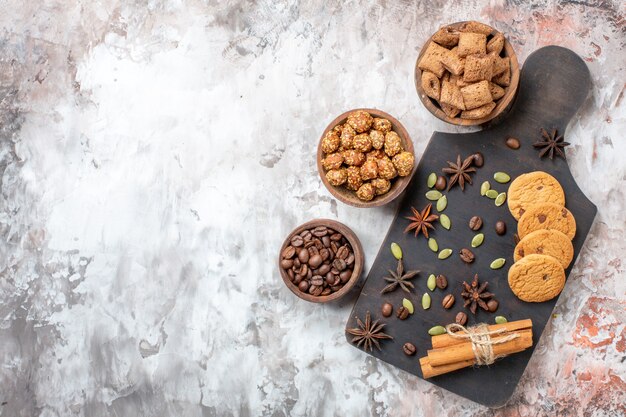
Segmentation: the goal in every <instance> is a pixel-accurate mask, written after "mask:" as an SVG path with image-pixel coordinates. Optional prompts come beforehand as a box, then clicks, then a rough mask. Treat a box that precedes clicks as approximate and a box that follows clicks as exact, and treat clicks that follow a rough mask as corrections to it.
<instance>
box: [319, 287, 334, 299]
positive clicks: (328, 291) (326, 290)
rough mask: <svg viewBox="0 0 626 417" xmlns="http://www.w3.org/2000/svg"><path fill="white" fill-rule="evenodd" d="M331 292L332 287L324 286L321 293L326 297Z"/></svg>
mask: <svg viewBox="0 0 626 417" xmlns="http://www.w3.org/2000/svg"><path fill="white" fill-rule="evenodd" d="M330 293H331V291H330V288H324V290H323V291H322V293H321V294H320V295H321V296H322V297H325V296H327V295H329V294H330Z"/></svg>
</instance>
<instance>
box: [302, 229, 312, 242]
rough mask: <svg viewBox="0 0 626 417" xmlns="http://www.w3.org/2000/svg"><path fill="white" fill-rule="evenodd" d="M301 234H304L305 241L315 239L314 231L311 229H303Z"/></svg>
mask: <svg viewBox="0 0 626 417" xmlns="http://www.w3.org/2000/svg"><path fill="white" fill-rule="evenodd" d="M300 236H302V239H303V240H304V241H305V242H308V241H309V240H311V239H313V233H311V231H310V230H303V231H302V232H300Z"/></svg>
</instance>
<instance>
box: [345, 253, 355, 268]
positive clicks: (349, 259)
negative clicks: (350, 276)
mask: <svg viewBox="0 0 626 417" xmlns="http://www.w3.org/2000/svg"><path fill="white" fill-rule="evenodd" d="M353 263H354V254H353V253H350V255H348V257H347V258H346V265H352V264H353Z"/></svg>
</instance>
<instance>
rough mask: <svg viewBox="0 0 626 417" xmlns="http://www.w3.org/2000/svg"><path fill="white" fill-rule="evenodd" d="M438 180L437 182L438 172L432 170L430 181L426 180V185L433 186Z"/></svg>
mask: <svg viewBox="0 0 626 417" xmlns="http://www.w3.org/2000/svg"><path fill="white" fill-rule="evenodd" d="M436 182H437V174H435V173H434V172H431V173H430V175H429V176H428V181H427V182H426V185H428V188H433V187H434V186H435V183H436Z"/></svg>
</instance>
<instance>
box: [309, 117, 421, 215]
mask: <svg viewBox="0 0 626 417" xmlns="http://www.w3.org/2000/svg"><path fill="white" fill-rule="evenodd" d="M357 110H363V111H366V112H368V113H369V114H371V115H372V116H373V117H378V118H384V119H387V120H389V121H390V122H391V130H393V131H394V132H396V133H397V134H398V136H400V139H401V140H402V147H403V148H404V150H405V151H407V152H411V153H412V154H413V155H414V156H415V161H416V162H417V155H415V150H414V148H413V142H412V141H411V137H410V136H409V132H407V131H406V129H405V128H404V126H402V124H401V123H400V122H399V121H398V120H397V119H396V118H394V117H393V116H391V115H390V114H388V113H385V112H384V111H381V110H377V109H353V110H350V111H347V112H345V113H343V114H341V115H339V116H338V117H336V118H335V120H333V121H332V122H330V124H329V125H328V127H326V129H325V130H324V133H322V136H321V137H320V140H319V143H318V145H317V171H318V172H319V174H320V177H321V178H322V182H323V183H324V185H325V186H326V188H327V189H328V191H330V193H331V194H332V195H333V196H334V197H335V198H336V199H337V200H339V201H341V202H343V203H346V204H349V205H351V206H354V207H379V206H383V205H385V204H387V203H389V202H390V201H392V200H394V199H395V198H396V197H398V196H399V195H400V194H402V192H403V191H404V189H405V188H406V186H407V185H409V182H410V181H411V177H412V176H413V174H414V173H415V164H413V170H412V171H411V174H409V175H407V176H406V177H396V178H394V179H392V180H391V188H390V189H389V191H387V192H386V193H385V194H383V195H378V196H375V197H374V198H373V199H372V200H370V201H363V200H361V199H359V198H358V197H357V196H356V192H354V191H351V190H348V189H347V188H345V187H343V186H339V187H335V186H333V185H330V183H329V182H328V180H327V179H326V170H325V169H324V167H323V166H322V159H323V158H324V152H322V139H323V138H324V136H326V133H328V132H329V131H330V130H331V129H332V128H333V127H335V126H337V125H338V124H344V123H345V122H346V120H347V119H348V115H349V114H350V113H352V112H354V111H357Z"/></svg>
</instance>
